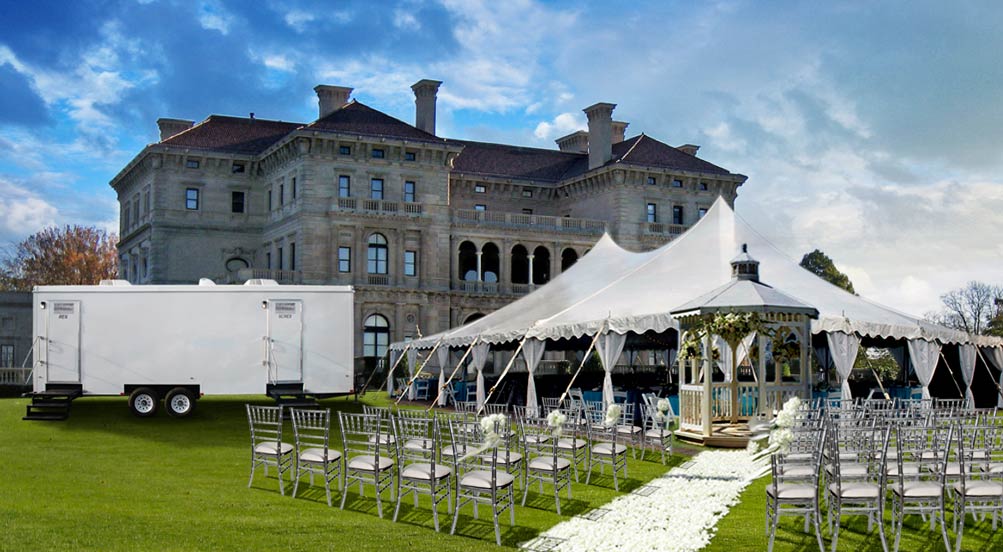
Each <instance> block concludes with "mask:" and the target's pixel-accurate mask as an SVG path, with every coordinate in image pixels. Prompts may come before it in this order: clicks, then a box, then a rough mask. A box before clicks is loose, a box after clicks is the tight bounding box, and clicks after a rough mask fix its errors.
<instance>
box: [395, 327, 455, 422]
mask: <svg viewBox="0 0 1003 552" xmlns="http://www.w3.org/2000/svg"><path fill="white" fill-rule="evenodd" d="M445 337H446V336H442V337H440V338H439V340H438V341H436V342H435V346H434V347H432V350H431V351H429V352H428V356H427V357H425V360H423V361H421V365H420V366H421V367H422V368H424V367H425V364H426V363H427V362H428V359H430V358H432V355H434V354H435V351H436V349H438V348H439V345H442V340H443V339H445ZM401 356H403V355H401ZM420 373H421V368H419V369H417V370H415V371H414V375H413V376H411V379H410V380H409V381H408V382H407V385H406V386H404V391H402V392H401V396H400V397H397V402H395V403H394V405H398V404H400V403H401V401H402V400H403V399H404V395H405V394H407V392H408V391H409V390H410V389H411V386H412V385H414V382H415V380H417V379H418V374H420Z"/></svg>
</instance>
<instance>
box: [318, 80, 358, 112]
mask: <svg viewBox="0 0 1003 552" xmlns="http://www.w3.org/2000/svg"><path fill="white" fill-rule="evenodd" d="M313 91H314V92H316V93H317V107H318V108H319V109H318V112H317V118H318V119H323V118H324V117H327V116H328V115H330V114H332V113H334V112H335V111H338V110H339V109H341V108H342V107H344V106H345V104H347V103H348V97H349V96H351V95H352V89H351V88H349V87H347V86H332V85H330V84H318V85H317V86H315V87H314V89H313Z"/></svg>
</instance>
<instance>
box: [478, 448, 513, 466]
mask: <svg viewBox="0 0 1003 552" xmlns="http://www.w3.org/2000/svg"><path fill="white" fill-rule="evenodd" d="M480 458H481V460H484V461H485V462H490V461H491V455H490V454H482V455H481V456H480ZM521 461H522V455H521V454H519V453H518V452H511V451H510V452H509V453H508V458H505V451H504V450H499V451H498V460H497V463H498V465H499V466H502V465H510V464H518V463H519V462H521Z"/></svg>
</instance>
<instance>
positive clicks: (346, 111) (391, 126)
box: [304, 100, 443, 142]
mask: <svg viewBox="0 0 1003 552" xmlns="http://www.w3.org/2000/svg"><path fill="white" fill-rule="evenodd" d="M304 128H307V129H310V130H324V131H332V132H345V133H349V134H360V135H364V136H386V137H388V138H399V139H404V140H420V141H424V142H442V141H443V139H442V138H437V137H436V136H434V135H432V134H429V133H427V132H425V131H424V130H421V129H419V128H417V127H414V126H411V125H409V124H407V123H405V122H404V121H401V120H400V119H395V118H393V117H391V116H390V115H387V114H386V113H383V112H382V111H377V110H375V109H373V108H371V107H369V106H368V105H365V104H363V103H361V102H358V101H354V100H353V101H351V102H349V103H348V104H347V105H345V106H344V107H342V108H341V109H339V110H337V111H335V112H334V113H331V114H330V115H328V116H327V117H324V118H323V119H318V120H316V121H314V122H312V123H310V124H309V125H306V127H304Z"/></svg>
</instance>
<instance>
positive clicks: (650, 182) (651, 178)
mask: <svg viewBox="0 0 1003 552" xmlns="http://www.w3.org/2000/svg"><path fill="white" fill-rule="evenodd" d="M648 184H649V185H651V186H654V185H655V184H656V181H655V177H654V176H649V177H648Z"/></svg>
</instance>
